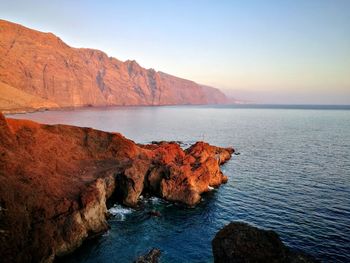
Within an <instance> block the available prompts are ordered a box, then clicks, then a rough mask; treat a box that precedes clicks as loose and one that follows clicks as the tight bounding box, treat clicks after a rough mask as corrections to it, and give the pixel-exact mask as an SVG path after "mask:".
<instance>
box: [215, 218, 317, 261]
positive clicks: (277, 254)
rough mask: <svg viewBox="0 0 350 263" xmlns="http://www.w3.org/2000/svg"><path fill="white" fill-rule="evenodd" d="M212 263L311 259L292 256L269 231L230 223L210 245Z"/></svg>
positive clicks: (310, 259)
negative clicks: (212, 256)
mask: <svg viewBox="0 0 350 263" xmlns="http://www.w3.org/2000/svg"><path fill="white" fill-rule="evenodd" d="M212 247H213V254H214V262H215V263H257V262H261V263H263V262H266V263H312V262H317V261H316V260H315V259H314V258H313V257H311V256H309V255H306V254H304V253H301V252H293V251H291V250H290V249H289V248H288V247H286V246H285V245H284V244H283V242H282V241H281V240H280V238H279V236H278V234H277V233H276V232H274V231H272V230H263V229H259V228H256V227H253V226H250V225H248V224H247V223H242V222H232V223H230V224H228V225H227V226H225V227H224V228H223V229H221V230H220V231H219V232H218V233H217V234H216V236H215V238H214V239H213V241H212Z"/></svg>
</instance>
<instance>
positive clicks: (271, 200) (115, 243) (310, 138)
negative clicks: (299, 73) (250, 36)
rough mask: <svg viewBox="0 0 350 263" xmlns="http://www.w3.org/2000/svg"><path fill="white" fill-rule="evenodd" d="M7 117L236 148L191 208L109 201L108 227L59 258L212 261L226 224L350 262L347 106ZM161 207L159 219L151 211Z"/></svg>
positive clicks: (129, 109) (135, 110) (134, 110)
mask: <svg viewBox="0 0 350 263" xmlns="http://www.w3.org/2000/svg"><path fill="white" fill-rule="evenodd" d="M11 117H15V118H26V119H32V120H36V121H39V122H44V123H50V124H53V123H65V124H73V125H78V126H86V127H93V128H96V129H101V130H105V131H118V132H121V133H122V134H124V135H125V136H126V137H129V138H131V139H133V140H134V141H136V142H140V143H147V142H150V141H153V140H179V141H183V142H184V143H185V144H188V143H193V142H195V141H197V140H205V141H207V142H209V143H212V144H215V145H220V146H234V147H235V149H236V150H237V151H239V152H240V153H241V154H240V155H238V156H233V158H232V160H231V161H229V162H228V163H227V164H225V165H224V167H223V170H224V173H225V174H226V175H227V176H228V177H229V182H228V183H227V184H226V185H223V186H222V187H220V188H219V189H217V190H214V191H212V192H210V193H209V194H206V195H204V196H203V201H202V203H201V204H200V205H199V206H197V207H196V208H194V209H184V208H179V207H176V206H174V205H172V204H171V203H167V202H164V201H162V200H160V199H157V198H151V199H148V200H144V204H145V207H144V209H143V210H132V209H129V208H125V207H122V206H120V205H114V206H113V207H112V208H111V209H110V211H111V213H113V214H114V215H115V216H114V217H113V218H112V219H111V220H110V225H111V229H110V231H109V232H108V233H106V234H105V235H103V236H102V237H101V238H99V239H98V240H94V241H89V242H86V243H85V245H84V246H83V247H82V248H80V249H79V250H78V251H77V252H76V253H74V254H73V255H72V256H69V257H68V258H66V259H65V262H101V263H102V262H132V261H133V260H134V259H135V257H136V256H137V255H140V254H143V253H145V252H146V251H148V250H149V249H150V248H152V247H158V248H160V249H161V250H162V251H163V254H162V257H161V259H162V260H161V262H212V261H213V258H212V251H211V240H212V239H213V237H214V235H215V233H216V232H217V231H218V230H219V229H220V228H222V227H223V226H224V225H225V224H227V223H229V222H230V221H236V220H240V221H246V222H248V223H251V224H253V225H256V226H259V227H263V228H268V229H273V230H275V231H277V232H278V233H279V234H280V236H281V238H282V239H283V241H284V242H285V243H286V244H287V245H288V246H290V247H292V248H294V249H297V250H298V249H300V250H304V251H305V252H308V253H310V254H312V255H314V256H316V257H317V258H319V259H321V260H322V261H324V262H350V110H349V109H348V108H346V107H345V108H342V107H339V108H335V109H334V108H332V107H322V106H318V107H307V106H295V107H278V106H273V107H268V106H266V107H259V106H254V107H248V106H245V107H237V106H236V107H229V106H227V107H210V106H208V107H204V106H203V107H202V106H200V107H198V106H197V107H196V106H183V107H181V106H179V107H125V108H118V107H116V108H99V109H91V108H89V109H83V110H75V111H57V112H39V113H31V114H19V115H14V116H11ZM150 210H159V211H161V213H162V217H159V218H155V217H149V216H148V213H147V212H148V211H150Z"/></svg>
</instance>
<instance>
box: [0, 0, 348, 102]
mask: <svg viewBox="0 0 350 263" xmlns="http://www.w3.org/2000/svg"><path fill="white" fill-rule="evenodd" d="M0 18H2V19H5V20H10V21H13V22H17V23H20V24H23V25H25V26H27V27H31V28H35V29H38V30H41V31H50V32H53V33H55V34H56V35H58V36H59V37H61V38H62V39H63V40H64V41H65V42H66V43H67V44H69V45H71V46H74V47H90V48H96V49H101V50H103V51H105V52H106V53H107V54H108V55H110V56H113V57H116V58H118V59H121V60H126V59H135V60H137V61H138V62H139V63H140V64H141V65H142V66H144V67H147V68H155V69H156V70H160V71H164V72H167V73H170V74H174V75H177V76H180V77H183V78H188V79H191V80H194V81H196V82H199V83H203V84H207V85H212V86H215V87H218V88H221V89H223V90H225V91H226V92H227V93H229V94H232V95H233V96H235V97H237V98H241V99H246V100H251V101H256V102H263V103H314V104H318V103H319V104H324V103H325V104H350V0H327V1H326V0H318V1H314V0H291V1H288V0H275V1H267V0H265V1H262V0H261V1H260V0H256V1H249V0H247V1H243V0H242V1H234V0H230V1H229V0H228V1H215V0H212V1H204V0H203V1H201V0H197V1H195V0H192V1H191V0H172V1H170V0H168V1H167V0H159V1H152V0H148V1H146V0H145V1H132V0H130V1H126V0H124V1H97V0H96V1H78V0H75V1H74V0H73V1H63V0H62V1H48V0H46V1H24V0H23V1H17V0H8V1H4V0H0ZM0 37H1V36H0Z"/></svg>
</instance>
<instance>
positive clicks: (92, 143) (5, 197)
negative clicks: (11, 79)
mask: <svg viewBox="0 0 350 263" xmlns="http://www.w3.org/2000/svg"><path fill="white" fill-rule="evenodd" d="M232 153H233V149H232V148H220V147H215V146H211V145H209V144H207V143H204V142H198V143H196V144H194V145H192V146H191V147H190V148H188V149H186V150H183V149H181V148H180V146H179V145H178V144H176V143H167V142H161V143H157V144H150V145H139V144H135V143H134V142H133V141H131V140H129V139H127V138H125V137H123V136H122V135H121V134H118V133H108V132H102V131H98V130H94V129H91V128H80V127H74V126H67V125H43V124H38V123H35V122H32V121H26V120H15V119H5V117H4V116H3V115H2V114H1V113H0V257H1V260H2V262H51V261H53V260H54V258H55V257H57V256H62V255H65V254H67V253H70V252H71V251H73V250H74V249H76V248H77V247H78V246H80V245H81V243H82V242H83V240H84V239H86V238H87V237H88V236H91V235H95V234H98V233H100V232H102V231H105V230H106V229H107V228H108V224H107V221H106V213H107V208H106V200H107V199H108V198H110V197H111V196H112V195H113V197H114V198H116V199H117V200H119V201H120V202H122V203H124V204H125V205H128V206H137V205H138V199H139V196H140V195H141V193H146V194H149V195H156V196H160V197H162V198H164V199H167V200H170V201H174V202H180V203H183V204H185V205H188V206H194V205H195V204H197V203H198V202H200V200H201V194H202V193H203V192H206V191H209V190H210V187H218V186H219V185H220V184H222V183H225V182H226V181H227V177H226V176H224V175H223V174H222V172H221V170H220V165H221V164H223V163H224V162H226V161H227V160H229V159H230V158H231V154H232Z"/></svg>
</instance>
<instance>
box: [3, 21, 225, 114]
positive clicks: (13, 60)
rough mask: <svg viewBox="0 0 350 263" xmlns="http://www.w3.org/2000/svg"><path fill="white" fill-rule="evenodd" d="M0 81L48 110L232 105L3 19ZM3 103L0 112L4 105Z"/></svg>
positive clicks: (210, 92)
mask: <svg viewBox="0 0 350 263" xmlns="http://www.w3.org/2000/svg"><path fill="white" fill-rule="evenodd" d="M0 81H1V82H3V83H5V84H7V85H9V86H11V87H13V88H15V89H18V90H20V91H22V92H23V93H21V94H22V95H23V94H29V95H31V96H34V97H36V98H38V99H39V101H46V102H47V101H49V102H50V103H49V104H47V105H46V106H47V107H48V108H51V107H56V106H57V105H58V106H59V107H71V106H73V107H79V106H102V105H167V104H221V103H228V101H229V100H228V98H227V97H226V96H225V95H224V94H223V93H222V92H221V91H220V90H218V89H215V88H211V87H203V86H201V85H199V84H197V83H195V82H193V81H189V80H185V79H181V78H178V77H175V76H171V75H168V74H165V73H162V72H157V71H155V70H153V69H144V68H142V67H141V66H140V65H139V64H137V62H135V61H129V60H128V61H125V62H122V61H120V60H118V59H115V58H112V57H108V56H107V55H106V54H105V53H103V52H102V51H99V50H94V49H86V48H72V47H70V46H68V45H67V44H65V43H64V42H63V41H62V40H61V39H60V38H58V37H57V36H55V35H53V34H52V33H42V32H39V31H36V30H32V29H28V28H26V27H23V26H21V25H18V24H15V23H11V22H8V21H4V20H0ZM0 88H1V89H2V87H0ZM0 94H1V96H3V94H2V93H0ZM22 95H21V97H22ZM1 98H3V97H1ZM2 101H3V100H0V109H3V108H4V106H5V105H4V104H3V102H2ZM24 101H25V100H23V98H22V103H23V102H24ZM13 102H15V104H16V98H13ZM17 106H18V105H17ZM17 106H14V107H17ZM25 106H30V105H23V107H24V108H25ZM6 107H7V108H8V107H9V104H7V106H6Z"/></svg>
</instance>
